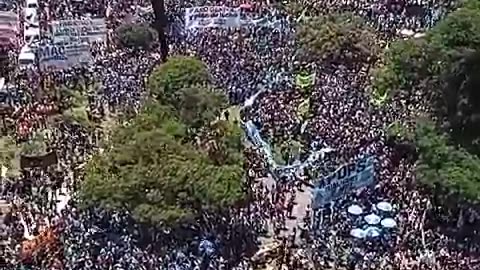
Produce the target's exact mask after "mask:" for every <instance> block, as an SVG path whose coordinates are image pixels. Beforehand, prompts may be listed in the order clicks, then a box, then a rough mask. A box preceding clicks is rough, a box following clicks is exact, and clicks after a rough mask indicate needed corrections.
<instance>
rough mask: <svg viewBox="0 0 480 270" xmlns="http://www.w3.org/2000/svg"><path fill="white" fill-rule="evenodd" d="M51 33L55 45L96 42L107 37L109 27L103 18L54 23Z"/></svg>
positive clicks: (52, 23)
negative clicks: (60, 43)
mask: <svg viewBox="0 0 480 270" xmlns="http://www.w3.org/2000/svg"><path fill="white" fill-rule="evenodd" d="M50 31H51V35H52V38H53V42H54V43H59V42H94V41H100V40H105V39H106V37H107V25H106V23H105V19H103V18H101V19H81V20H59V21H52V22H51V23H50Z"/></svg>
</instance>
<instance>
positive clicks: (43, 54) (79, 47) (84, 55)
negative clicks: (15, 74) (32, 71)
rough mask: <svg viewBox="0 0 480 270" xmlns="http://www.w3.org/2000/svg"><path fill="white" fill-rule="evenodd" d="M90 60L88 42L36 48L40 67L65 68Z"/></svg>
mask: <svg viewBox="0 0 480 270" xmlns="http://www.w3.org/2000/svg"><path fill="white" fill-rule="evenodd" d="M91 60H92V55H91V53H90V46H89V45H88V43H70V44H66V45H58V44H50V45H41V46H39V48H38V61H39V63H40V68H41V69H48V68H53V69H66V68H69V67H72V66H75V65H79V64H87V63H89V62H90V61H91Z"/></svg>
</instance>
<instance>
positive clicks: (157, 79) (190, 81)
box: [148, 56, 209, 101]
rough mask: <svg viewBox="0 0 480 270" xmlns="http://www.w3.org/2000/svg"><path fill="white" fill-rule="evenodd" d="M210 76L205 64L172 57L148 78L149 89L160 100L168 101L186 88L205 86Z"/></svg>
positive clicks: (191, 59)
mask: <svg viewBox="0 0 480 270" xmlns="http://www.w3.org/2000/svg"><path fill="white" fill-rule="evenodd" d="M208 82H209V75H208V71H207V67H206V66H205V64H204V63H203V62H202V61H200V60H198V59H195V58H192V57H185V56H175V57H170V58H169V59H168V61H167V62H166V63H163V64H161V65H159V66H158V67H156V68H155V69H154V70H153V72H152V73H151V74H150V76H149V78H148V89H149V90H150V93H151V94H152V95H153V96H154V97H155V98H156V99H158V100H161V101H162V100H163V101H165V100H168V99H169V98H171V97H172V95H174V94H175V93H176V92H177V91H178V90H180V89H182V88H185V87H194V86H199V85H200V86H205V85H207V84H208Z"/></svg>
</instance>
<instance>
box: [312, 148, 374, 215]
mask: <svg viewBox="0 0 480 270" xmlns="http://www.w3.org/2000/svg"><path fill="white" fill-rule="evenodd" d="M373 161H374V157H373V156H370V157H367V158H362V159H360V160H359V161H357V162H355V163H350V164H345V165H343V166H341V167H340V168H338V169H337V170H336V171H335V172H333V173H332V174H330V175H329V176H327V177H325V178H323V179H322V180H320V181H318V182H316V183H314V186H315V189H314V191H313V192H314V194H313V195H314V198H313V203H312V207H314V208H320V207H323V206H324V205H326V204H327V203H330V202H331V201H333V200H336V199H338V198H341V197H343V196H345V195H346V194H347V193H348V192H351V191H352V190H355V189H358V188H361V187H365V186H368V185H370V184H372V183H373V181H374V174H375V172H374V167H373Z"/></svg>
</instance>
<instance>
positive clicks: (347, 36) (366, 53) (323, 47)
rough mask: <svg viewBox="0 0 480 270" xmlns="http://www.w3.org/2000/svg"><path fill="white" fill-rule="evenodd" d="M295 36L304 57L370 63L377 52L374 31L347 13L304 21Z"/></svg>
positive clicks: (362, 21) (361, 20) (360, 19)
mask: <svg viewBox="0 0 480 270" xmlns="http://www.w3.org/2000/svg"><path fill="white" fill-rule="evenodd" d="M297 35H298V40H299V44H300V49H301V50H300V52H301V55H303V56H304V57H306V58H307V59H311V58H314V59H316V60H321V61H326V62H342V63H350V62H354V63H360V62H361V63H368V62H373V61H374V59H375V58H376V56H377V54H378V52H379V46H378V44H377V41H376V40H377V39H376V38H375V34H374V31H373V30H372V29H371V28H370V27H368V26H367V25H366V24H365V22H364V20H363V19H362V18H360V17H357V16H354V15H352V14H350V13H342V14H329V15H325V16H318V17H313V18H310V19H308V20H304V22H303V23H302V24H300V25H299V27H298V29H297ZM344 60H348V61H344Z"/></svg>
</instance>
